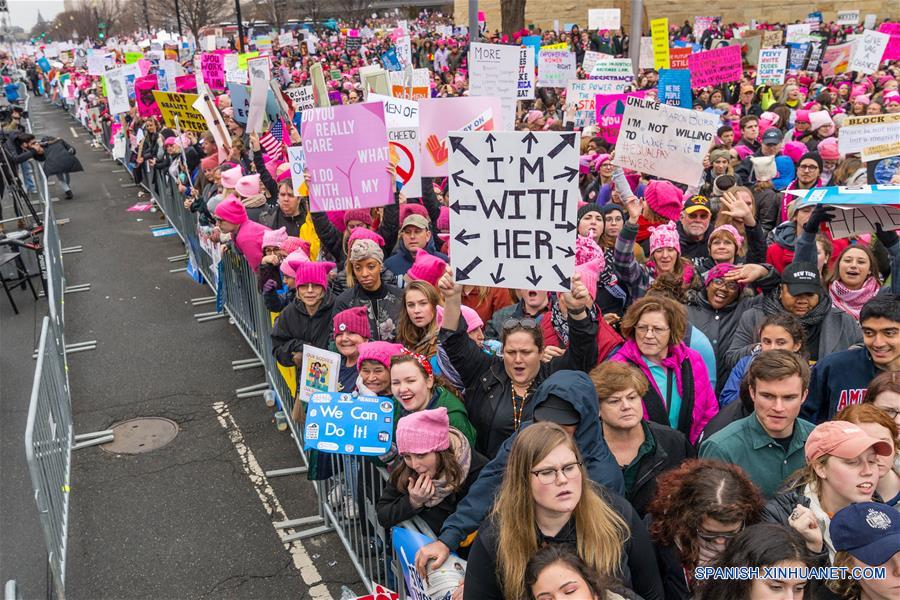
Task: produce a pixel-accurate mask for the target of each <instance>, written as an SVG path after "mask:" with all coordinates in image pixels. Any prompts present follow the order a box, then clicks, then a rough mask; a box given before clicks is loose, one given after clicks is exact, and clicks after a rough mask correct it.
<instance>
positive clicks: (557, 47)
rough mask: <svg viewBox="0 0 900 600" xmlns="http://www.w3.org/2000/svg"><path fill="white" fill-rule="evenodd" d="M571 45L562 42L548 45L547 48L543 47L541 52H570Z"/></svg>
mask: <svg viewBox="0 0 900 600" xmlns="http://www.w3.org/2000/svg"><path fill="white" fill-rule="evenodd" d="M568 49H569V44H567V43H566V42H560V43H558V44H547V45H546V46H541V52H545V51H548V52H549V51H553V50H568Z"/></svg>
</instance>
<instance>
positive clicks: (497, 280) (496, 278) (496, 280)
mask: <svg viewBox="0 0 900 600" xmlns="http://www.w3.org/2000/svg"><path fill="white" fill-rule="evenodd" d="M502 272H503V263H500V264H499V265H497V272H496V273H491V279H493V280H494V285H497V284H498V283H500V282H501V281H506V277H500V273H502Z"/></svg>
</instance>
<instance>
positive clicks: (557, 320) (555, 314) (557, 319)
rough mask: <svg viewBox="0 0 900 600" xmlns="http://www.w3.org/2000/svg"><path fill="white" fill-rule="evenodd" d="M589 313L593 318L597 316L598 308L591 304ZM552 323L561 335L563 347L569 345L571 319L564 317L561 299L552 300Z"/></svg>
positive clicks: (560, 341) (560, 339)
mask: <svg viewBox="0 0 900 600" xmlns="http://www.w3.org/2000/svg"><path fill="white" fill-rule="evenodd" d="M588 315H589V316H590V318H591V319H596V318H597V309H596V308H595V307H594V306H591V307H590V308H589V309H588ZM550 324H551V325H552V326H553V330H554V331H555V332H556V335H557V336H558V337H559V343H560V344H562V347H563V348H568V347H569V319H568V318H567V317H564V316H563V314H562V311H561V310H560V309H559V301H558V300H556V299H554V300H552V301H551V302H550Z"/></svg>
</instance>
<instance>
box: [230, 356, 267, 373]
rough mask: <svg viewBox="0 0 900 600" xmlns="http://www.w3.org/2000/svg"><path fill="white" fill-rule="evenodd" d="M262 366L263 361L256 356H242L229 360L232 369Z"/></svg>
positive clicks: (241, 369)
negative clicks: (238, 358)
mask: <svg viewBox="0 0 900 600" xmlns="http://www.w3.org/2000/svg"><path fill="white" fill-rule="evenodd" d="M262 366H263V362H262V361H261V360H259V359H258V358H242V359H240V360H233V361H231V370H232V371H243V370H245V369H255V368H256V367H262Z"/></svg>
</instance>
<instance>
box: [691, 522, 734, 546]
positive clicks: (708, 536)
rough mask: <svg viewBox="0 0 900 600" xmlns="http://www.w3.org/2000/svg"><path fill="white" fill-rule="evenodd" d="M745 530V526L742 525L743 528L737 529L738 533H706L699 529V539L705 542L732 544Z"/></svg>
mask: <svg viewBox="0 0 900 600" xmlns="http://www.w3.org/2000/svg"><path fill="white" fill-rule="evenodd" d="M743 530H744V524H743V523H741V526H740V527H738V528H737V530H736V531H727V532H723V533H719V532H712V531H705V530H703V529H700V528H698V529H697V537H698V538H700V539H701V540H703V541H704V542H719V543H727V542H730V541H731V540H733V539H734V538H735V536H737V534H739V533H740V532H741V531H743Z"/></svg>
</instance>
